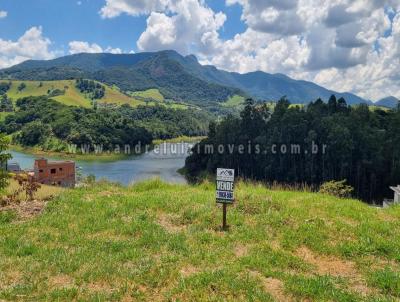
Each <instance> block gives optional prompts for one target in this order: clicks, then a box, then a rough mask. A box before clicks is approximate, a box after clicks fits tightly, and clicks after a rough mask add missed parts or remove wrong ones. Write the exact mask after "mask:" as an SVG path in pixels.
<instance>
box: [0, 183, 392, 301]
mask: <svg viewBox="0 0 400 302" xmlns="http://www.w3.org/2000/svg"><path fill="white" fill-rule="evenodd" d="M214 194H215V185H214V184H213V183H205V184H202V185H200V186H189V185H170V184H165V183H163V182H161V181H159V180H152V181H146V182H142V183H138V184H136V185H134V186H131V187H119V186H116V185H109V184H104V183H99V184H96V186H94V187H88V188H80V189H75V190H72V191H65V192H63V193H62V194H61V195H60V196H59V197H58V198H57V199H55V200H54V201H52V202H50V203H49V204H48V206H47V209H46V211H45V212H44V213H43V214H42V215H41V216H38V217H36V218H34V219H32V220H30V221H26V222H19V221H18V218H17V217H16V216H13V215H12V214H1V216H0V300H12V301H14V300H24V301H72V300H73V301H120V300H125V301H132V300H133V301H143V300H155V301H274V300H278V301H289V299H292V301H302V300H303V301H305V300H307V301H394V300H395V299H396V298H398V297H399V271H400V264H399V262H400V257H399V255H400V219H399V218H400V207H399V206H397V207H392V208H387V209H377V208H374V207H369V206H368V205H366V204H363V203H362V202H360V201H356V200H350V199H337V198H334V197H330V196H324V195H320V194H314V193H308V192H296V191H272V190H269V189H267V188H265V187H263V186H261V185H253V184H245V183H238V184H237V187H236V198H237V201H236V203H235V204H234V205H233V206H229V208H228V223H229V225H230V228H229V231H227V232H221V230H220V224H221V209H220V207H219V206H216V204H215V201H214ZM387 266H389V267H390V269H388V268H385V267H387Z"/></svg>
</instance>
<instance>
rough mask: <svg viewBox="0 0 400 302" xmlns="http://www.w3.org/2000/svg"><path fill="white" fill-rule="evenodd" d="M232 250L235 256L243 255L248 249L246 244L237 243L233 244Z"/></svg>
mask: <svg viewBox="0 0 400 302" xmlns="http://www.w3.org/2000/svg"><path fill="white" fill-rule="evenodd" d="M233 252H234V253H235V256H236V257H238V258H239V257H243V256H246V255H247V254H248V253H249V249H248V247H247V246H246V245H242V244H238V245H236V246H235V248H234V250H233Z"/></svg>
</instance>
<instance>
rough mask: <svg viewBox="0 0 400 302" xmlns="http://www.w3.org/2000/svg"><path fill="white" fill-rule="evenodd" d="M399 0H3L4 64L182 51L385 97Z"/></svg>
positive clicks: (398, 82)
mask: <svg viewBox="0 0 400 302" xmlns="http://www.w3.org/2000/svg"><path fill="white" fill-rule="evenodd" d="M399 11H400V1H399V0H307V1H305V0H280V1H276V0H0V68H4V67H8V66H11V65H14V64H17V63H19V62H22V61H24V60H27V59H52V58H55V57H58V56H62V55H68V54H73V53H78V52H113V53H129V52H140V51H158V50H162V49H174V50H177V51H178V52H180V53H182V54H184V55H186V54H189V53H190V54H195V55H196V56H197V58H198V59H199V60H200V62H201V63H203V64H213V65H215V66H217V67H219V68H221V69H225V70H229V71H237V72H242V73H243V72H250V71H255V70H262V71H265V72H269V73H284V74H287V75H288V76H291V77H293V78H296V79H304V80H309V81H314V82H316V83H318V84H320V85H323V86H325V87H327V88H330V89H333V90H336V91H349V92H353V93H356V94H358V95H360V96H362V97H365V98H368V99H372V100H376V99H379V98H381V97H385V96H387V95H394V96H396V97H398V98H400V91H399V87H400V77H399V76H398V70H399V69H400V60H399V58H400V13H399Z"/></svg>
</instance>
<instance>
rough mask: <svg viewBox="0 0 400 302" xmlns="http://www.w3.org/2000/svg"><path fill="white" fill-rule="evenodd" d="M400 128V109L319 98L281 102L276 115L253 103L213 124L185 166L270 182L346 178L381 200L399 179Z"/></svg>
mask: <svg viewBox="0 0 400 302" xmlns="http://www.w3.org/2000/svg"><path fill="white" fill-rule="evenodd" d="M398 129H400V110H391V111H382V110H378V109H377V110H375V111H371V110H369V108H368V106H367V105H359V106H357V107H355V108H353V107H349V106H347V104H346V101H345V100H344V99H342V98H341V99H339V100H336V98H335V97H334V96H332V97H331V98H330V100H329V103H328V104H326V103H324V102H322V101H321V100H317V101H315V102H313V103H311V104H309V105H308V106H306V107H299V106H295V107H290V103H289V102H288V101H287V100H286V99H281V100H280V101H279V102H278V103H277V105H276V107H275V108H274V111H273V113H271V111H270V109H269V108H268V106H266V105H261V106H258V105H255V104H254V102H253V101H252V100H248V101H247V102H246V106H245V108H244V110H243V111H242V113H241V115H240V117H234V116H228V117H227V118H226V119H225V120H224V121H222V122H221V123H219V124H217V125H216V124H212V125H211V126H210V130H209V137H208V138H207V139H205V140H203V141H202V142H201V143H200V144H198V145H197V146H195V147H194V148H193V154H192V155H191V156H190V157H189V158H188V159H187V160H186V171H187V175H188V176H189V177H190V178H191V179H193V180H196V179H198V178H199V177H201V176H202V175H204V172H205V171H206V172H208V173H211V174H214V173H215V170H216V168H217V167H226V168H234V169H236V171H237V173H238V176H240V177H244V178H249V179H254V180H262V181H266V182H274V181H277V182H281V183H289V184H294V183H306V184H309V185H316V186H319V185H321V184H322V183H324V182H326V181H330V180H337V181H341V180H343V179H347V181H348V184H349V185H350V186H352V187H353V188H354V189H355V190H354V194H355V195H356V196H357V197H359V198H361V199H363V200H367V201H381V200H382V199H383V197H389V196H391V195H392V192H390V190H389V186H390V185H397V184H399V183H400V148H399V147H398V146H400V132H399V131H398ZM220 145H222V147H223V150H222V151H223V152H219V149H218V148H219V147H220ZM210 146H211V147H210ZM210 148H211V149H212V150H214V152H210ZM220 148H221V147H220ZM249 148H250V149H251V150H250V151H249ZM324 150H325V152H324Z"/></svg>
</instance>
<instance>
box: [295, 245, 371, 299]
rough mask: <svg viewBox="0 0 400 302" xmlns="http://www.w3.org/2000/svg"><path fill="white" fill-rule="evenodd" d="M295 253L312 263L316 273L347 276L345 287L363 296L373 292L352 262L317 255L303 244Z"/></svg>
mask: <svg viewBox="0 0 400 302" xmlns="http://www.w3.org/2000/svg"><path fill="white" fill-rule="evenodd" d="M295 255H296V256H297V257H299V258H302V259H303V260H304V261H306V262H308V263H310V264H311V265H313V266H314V267H315V268H316V273H317V274H318V275H331V276H335V277H344V278H347V279H348V282H349V283H348V285H347V287H348V288H349V289H350V290H352V291H354V292H357V293H358V294H360V295H362V296H364V297H365V296H367V295H369V294H371V293H373V292H375V290H374V289H372V288H369V287H368V285H367V282H366V281H365V279H364V278H363V277H362V275H361V274H360V273H359V272H358V271H357V269H356V267H355V264H354V263H353V262H350V261H346V260H342V259H339V258H336V257H333V256H325V255H318V254H315V253H314V252H313V251H311V250H310V249H308V248H307V247H304V246H303V247H300V248H299V249H297V251H296V252H295Z"/></svg>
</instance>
